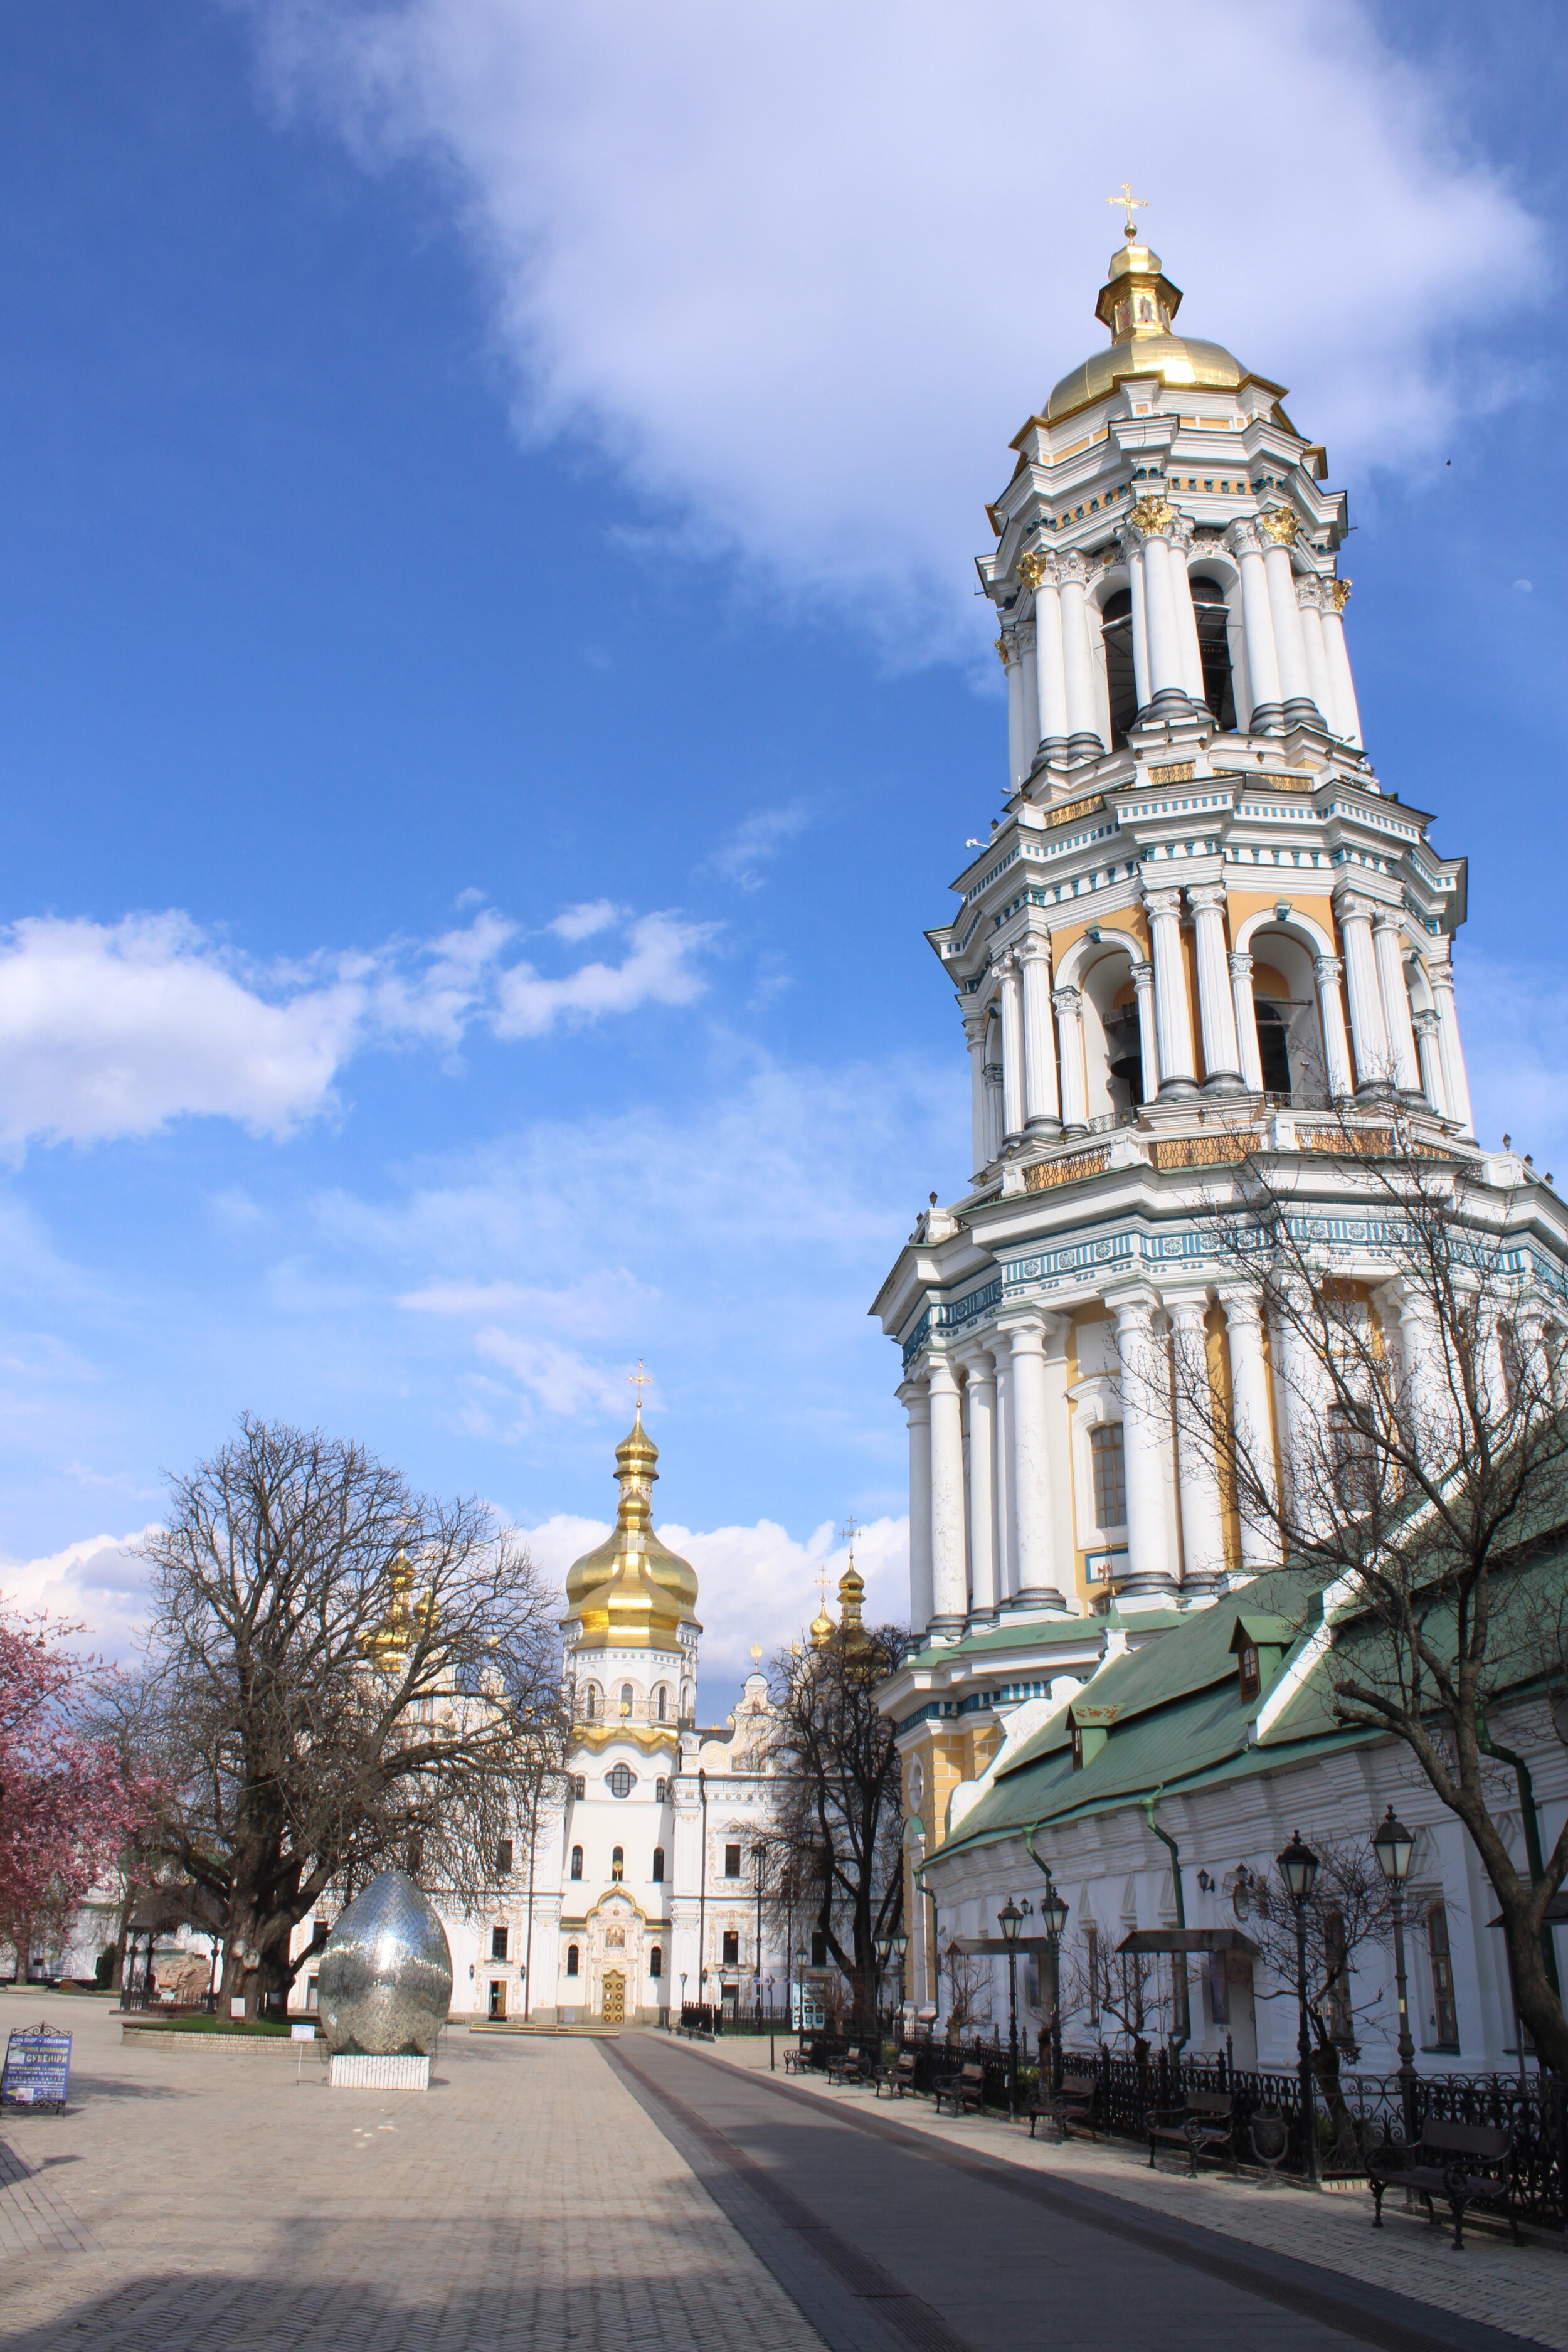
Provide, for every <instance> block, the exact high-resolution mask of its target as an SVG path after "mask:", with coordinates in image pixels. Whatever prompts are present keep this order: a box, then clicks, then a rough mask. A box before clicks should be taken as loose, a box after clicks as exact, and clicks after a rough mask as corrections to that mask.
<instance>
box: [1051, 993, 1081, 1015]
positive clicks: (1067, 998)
mask: <svg viewBox="0 0 1568 2352" xmlns="http://www.w3.org/2000/svg"><path fill="white" fill-rule="evenodd" d="M1051 1003H1052V1006H1053V1007H1054V1009H1055V1010H1056V1011H1057V1012H1058V1013H1067V1014H1068V1015H1069V1017H1070V1015H1072V1014H1073V1013H1081V1012H1082V1010H1083V992H1082V991H1081V989H1077V988H1053V989H1052V991H1051Z"/></svg>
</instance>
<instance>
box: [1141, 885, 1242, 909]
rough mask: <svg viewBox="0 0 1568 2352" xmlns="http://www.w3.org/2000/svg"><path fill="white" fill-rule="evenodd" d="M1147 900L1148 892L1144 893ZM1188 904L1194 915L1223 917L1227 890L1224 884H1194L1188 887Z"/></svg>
mask: <svg viewBox="0 0 1568 2352" xmlns="http://www.w3.org/2000/svg"><path fill="white" fill-rule="evenodd" d="M1143 895H1144V898H1145V900H1146V899H1147V898H1148V892H1147V891H1145V892H1144V894H1143ZM1187 904H1188V906H1189V907H1190V908H1192V910H1193V912H1194V915H1195V914H1198V913H1200V912H1201V913H1204V914H1209V913H1214V914H1216V915H1223V914H1224V912H1225V909H1226V889H1225V884H1224V883H1223V882H1193V883H1189V885H1188V886H1187Z"/></svg>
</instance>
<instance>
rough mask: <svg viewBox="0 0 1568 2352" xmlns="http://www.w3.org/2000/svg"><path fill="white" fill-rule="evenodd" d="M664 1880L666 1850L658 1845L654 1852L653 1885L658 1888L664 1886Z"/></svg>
mask: <svg viewBox="0 0 1568 2352" xmlns="http://www.w3.org/2000/svg"><path fill="white" fill-rule="evenodd" d="M663 1880H664V1848H663V1847H662V1846H661V1845H656V1846H655V1848H654V1850H653V1883H654V1885H656V1886H658V1885H662V1884H663Z"/></svg>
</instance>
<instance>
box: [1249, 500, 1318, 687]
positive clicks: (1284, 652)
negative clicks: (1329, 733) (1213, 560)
mask: <svg viewBox="0 0 1568 2352" xmlns="http://www.w3.org/2000/svg"><path fill="white" fill-rule="evenodd" d="M1258 521H1259V524H1260V526H1261V530H1262V536H1263V562H1264V567H1265V573H1266V577H1267V579H1268V612H1269V616H1270V618H1271V619H1272V621H1273V623H1274V650H1275V653H1276V655H1277V656H1278V657H1279V685H1280V688H1281V691H1282V692H1283V694H1284V697H1285V724H1286V726H1287V727H1311V726H1314V725H1321V719H1322V714H1321V711H1320V710H1319V709H1318V706H1317V704H1316V703H1315V702H1314V701H1313V699H1312V681H1311V678H1310V676H1309V675H1308V671H1307V647H1306V644H1305V641H1304V639H1303V637H1302V635H1301V608H1300V605H1299V604H1297V602H1296V572H1295V567H1294V565H1293V564H1292V563H1291V562H1290V550H1291V548H1292V547H1293V546H1294V545H1295V543H1296V533H1297V530H1299V528H1300V525H1299V524H1298V522H1297V520H1296V512H1295V509H1294V508H1293V507H1275V508H1273V509H1270V511H1269V512H1268V514H1266V515H1260V516H1259V518H1258Z"/></svg>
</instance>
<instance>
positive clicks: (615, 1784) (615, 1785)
mask: <svg viewBox="0 0 1568 2352" xmlns="http://www.w3.org/2000/svg"><path fill="white" fill-rule="evenodd" d="M607 1778H608V1780H609V1784H610V1794H611V1796H612V1797H629V1796H630V1795H631V1793H632V1790H634V1789H635V1788H636V1787H637V1774H636V1773H635V1772H634V1771H633V1770H632V1768H631V1766H630V1765H629V1764H617V1765H616V1769H615V1770H614V1771H613V1772H611V1773H609V1774H608V1775H607Z"/></svg>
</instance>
